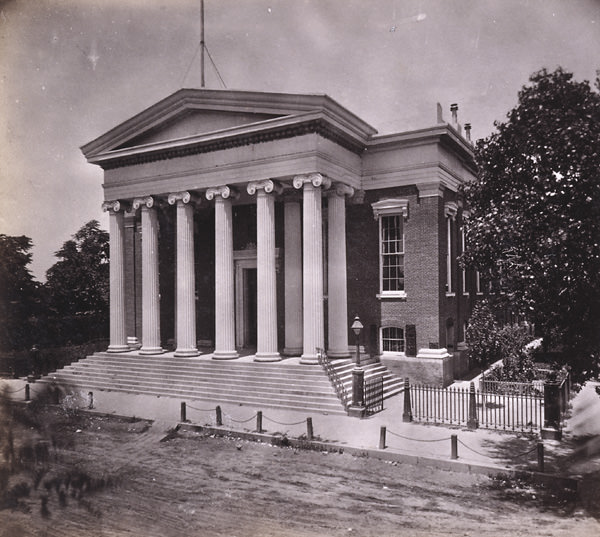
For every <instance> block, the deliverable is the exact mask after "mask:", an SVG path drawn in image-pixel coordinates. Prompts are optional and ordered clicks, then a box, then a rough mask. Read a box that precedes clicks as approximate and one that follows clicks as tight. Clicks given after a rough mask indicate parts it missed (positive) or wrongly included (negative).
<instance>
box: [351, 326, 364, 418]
mask: <svg viewBox="0 0 600 537" xmlns="http://www.w3.org/2000/svg"><path fill="white" fill-rule="evenodd" d="M350 328H351V329H352V331H353V332H354V335H355V336H356V365H355V367H354V370H353V371H352V404H351V405H350V407H349V408H348V415H349V416H355V417H358V418H362V417H363V416H364V415H365V410H366V409H365V402H364V390H365V370H364V369H363V368H362V367H360V333H361V331H362V329H363V325H362V323H361V322H360V319H359V318H358V315H357V316H356V317H354V322H353V323H352V326H351V327H350Z"/></svg>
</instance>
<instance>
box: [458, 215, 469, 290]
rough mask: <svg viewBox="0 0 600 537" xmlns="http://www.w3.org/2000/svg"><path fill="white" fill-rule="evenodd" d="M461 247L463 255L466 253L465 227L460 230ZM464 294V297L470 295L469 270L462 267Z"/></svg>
mask: <svg viewBox="0 0 600 537" xmlns="http://www.w3.org/2000/svg"><path fill="white" fill-rule="evenodd" d="M460 247H461V253H463V254H464V253H465V226H462V227H461V228H460ZM462 292H463V295H468V294H469V290H468V289H467V269H466V268H465V267H464V266H463V267H462Z"/></svg>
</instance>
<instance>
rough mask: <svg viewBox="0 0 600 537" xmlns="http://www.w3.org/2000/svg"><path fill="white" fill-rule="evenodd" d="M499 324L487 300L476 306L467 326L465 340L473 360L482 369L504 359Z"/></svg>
mask: <svg viewBox="0 0 600 537" xmlns="http://www.w3.org/2000/svg"><path fill="white" fill-rule="evenodd" d="M499 328H500V327H499V325H498V322H497V321H496V318H495V316H494V313H493V311H492V308H491V307H490V305H489V303H488V302H487V300H482V301H481V302H478V303H477V304H475V307H474V308H473V313H471V317H470V318H469V322H468V324H467V328H466V332H465V339H466V341H467V343H468V345H469V353H470V356H471V359H472V360H473V361H474V362H476V363H477V364H479V365H480V366H481V368H482V369H485V368H486V367H487V366H489V365H491V364H493V363H494V362H496V361H498V360H500V359H502V346H501V342H500V338H499V336H498V330H499Z"/></svg>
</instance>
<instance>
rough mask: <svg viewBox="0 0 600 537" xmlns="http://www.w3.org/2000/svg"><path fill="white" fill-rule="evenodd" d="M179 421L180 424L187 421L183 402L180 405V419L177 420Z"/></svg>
mask: <svg viewBox="0 0 600 537" xmlns="http://www.w3.org/2000/svg"><path fill="white" fill-rule="evenodd" d="M179 421H180V422H181V423H185V422H186V421H187V416H186V408H185V401H183V402H182V403H181V417H180V418H179Z"/></svg>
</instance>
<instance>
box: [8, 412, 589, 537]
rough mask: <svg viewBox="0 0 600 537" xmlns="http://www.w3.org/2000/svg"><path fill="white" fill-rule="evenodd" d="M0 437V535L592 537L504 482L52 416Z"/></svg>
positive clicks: (39, 415)
mask: <svg viewBox="0 0 600 537" xmlns="http://www.w3.org/2000/svg"><path fill="white" fill-rule="evenodd" d="M3 428H4V431H3V433H4V434H3V436H2V438H3V450H4V455H5V458H4V459H5V460H4V462H3V464H4V469H5V470H4V472H3V474H2V475H3V476H4V477H5V478H6V479H4V478H3V481H2V482H0V486H1V487H2V493H3V505H2V507H3V508H2V510H0V536H2V537H9V536H10V537H19V536H25V535H35V536H56V537H58V536H74V535H77V536H88V535H89V536H121V535H130V536H157V537H159V536H160V537H163V536H173V537H179V536H186V537H188V536H195V535H200V536H213V535H214V536H220V535H223V536H228V537H233V536H238V537H241V536H246V537H247V536H261V537H263V536H265V537H268V536H273V537H275V536H282V535H286V536H292V537H296V536H298V537H299V536H342V535H343V536H352V535H360V536H377V537H383V536H397V535H402V536H412V535H415V536H417V535H418V536H424V535H427V536H430V535H461V536H464V535H481V536H492V535H493V536H496V535H498V536H500V535H502V536H505V535H511V536H516V535H547V536H563V535H564V536H567V535H568V536H574V535H575V536H588V535H589V536H592V535H600V523H599V522H598V520H597V519H596V518H594V517H592V516H590V514H589V513H588V512H586V511H585V510H584V509H583V508H581V507H580V506H578V505H577V504H576V503H575V502H574V501H573V498H570V497H568V496H566V497H557V495H556V494H555V493H550V492H548V491H547V492H545V493H544V491H539V490H535V489H533V488H531V487H529V486H527V485H525V484H518V483H515V482H514V481H512V482H503V481H502V480H496V481H494V480H490V479H489V478H487V477H482V476H473V475H469V474H457V473H451V472H445V471H437V470H432V469H429V468H422V467H415V466H410V465H400V464H391V463H386V462H382V461H378V460H373V459H369V458H364V457H362V458H361V457H353V456H351V455H348V454H337V453H336V454H333V453H328V454H322V453H318V452H312V451H304V450H295V449H292V448H278V447H271V446H269V445H265V444H257V443H254V442H247V441H242V440H238V439H235V438H234V439H224V438H211V437H209V436H204V435H201V434H198V433H189V432H188V433H183V434H174V435H171V438H169V439H168V440H165V441H160V440H161V439H162V438H164V431H165V429H166V424H154V425H153V426H150V425H149V424H148V423H147V422H144V421H135V422H134V421H131V420H120V419H117V418H105V417H97V416H95V417H94V416H89V415H74V416H71V415H69V414H68V413H65V412H64V411H57V410H56V409H49V410H48V409H46V410H44V409H43V408H39V409H38V410H36V411H35V413H34V414H33V415H31V414H29V413H27V412H25V413H23V412H22V411H20V410H18V411H17V412H16V414H15V418H14V419H13V420H12V421H11V420H5V421H4V426H3ZM11 430H12V434H13V438H14V439H15V440H14V446H13V449H12V453H13V454H14V457H12V455H11V454H10V449H7V446H8V440H7V439H8V438H9V433H10V431H11ZM28 446H29V447H28ZM10 468H12V471H10ZM19 487H20V488H19ZM27 487H28V488H29V490H28V495H25V489H26V488H27ZM559 496H560V495H559Z"/></svg>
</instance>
